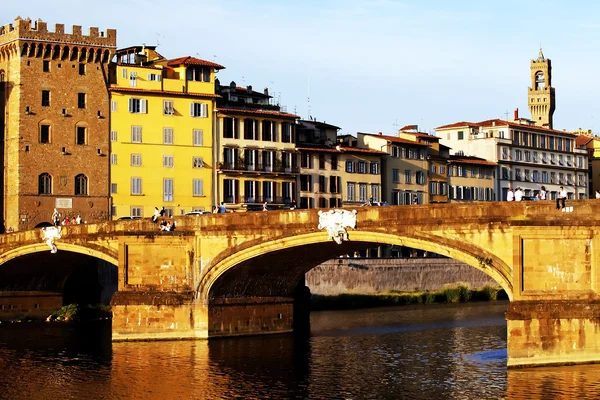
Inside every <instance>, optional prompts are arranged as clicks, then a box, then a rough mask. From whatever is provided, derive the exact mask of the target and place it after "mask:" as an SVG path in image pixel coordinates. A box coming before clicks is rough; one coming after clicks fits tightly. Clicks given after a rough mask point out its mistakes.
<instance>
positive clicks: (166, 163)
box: [163, 156, 173, 168]
mask: <svg viewBox="0 0 600 400" xmlns="http://www.w3.org/2000/svg"><path fill="white" fill-rule="evenodd" d="M163 167H165V168H173V156H163Z"/></svg>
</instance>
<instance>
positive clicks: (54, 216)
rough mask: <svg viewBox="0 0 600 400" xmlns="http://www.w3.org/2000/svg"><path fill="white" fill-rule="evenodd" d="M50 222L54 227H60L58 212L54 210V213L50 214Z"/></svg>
mask: <svg viewBox="0 0 600 400" xmlns="http://www.w3.org/2000/svg"><path fill="white" fill-rule="evenodd" d="M52 222H53V223H54V226H59V225H60V213H59V212H58V210H57V209H56V208H55V209H54V212H53V213H52Z"/></svg>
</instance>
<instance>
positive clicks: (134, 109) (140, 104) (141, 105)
mask: <svg viewBox="0 0 600 400" xmlns="http://www.w3.org/2000/svg"><path fill="white" fill-rule="evenodd" d="M147 111H148V101H147V100H146V99H137V98H135V97H132V98H130V99H129V112H130V113H132V114H146V112H147Z"/></svg>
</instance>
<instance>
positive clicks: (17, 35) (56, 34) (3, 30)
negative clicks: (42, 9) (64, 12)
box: [0, 17, 117, 48]
mask: <svg viewBox="0 0 600 400" xmlns="http://www.w3.org/2000/svg"><path fill="white" fill-rule="evenodd" d="M15 40H34V41H41V42H51V43H73V44H79V45H86V46H102V47H109V48H116V46H117V30H116V29H107V30H106V32H104V31H100V30H99V29H98V28H97V27H90V28H89V31H88V34H87V35H84V34H83V33H82V29H81V25H73V27H72V29H71V33H65V25H64V24H55V25H54V31H49V30H48V24H47V23H46V22H44V21H42V20H41V19H38V20H37V21H32V20H30V19H29V18H26V19H22V18H21V17H17V18H15V20H14V21H13V23H12V24H6V25H4V26H0V44H5V43H9V42H12V41H15Z"/></svg>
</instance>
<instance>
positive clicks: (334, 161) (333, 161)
mask: <svg viewBox="0 0 600 400" xmlns="http://www.w3.org/2000/svg"><path fill="white" fill-rule="evenodd" d="M337 169H338V159H337V156H336V155H335V154H332V155H331V170H332V171H337Z"/></svg>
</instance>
